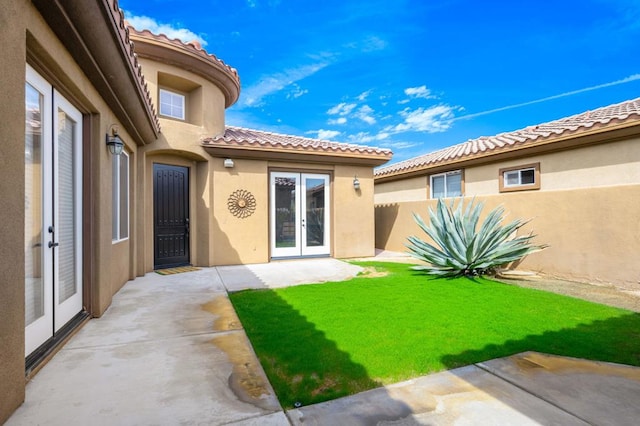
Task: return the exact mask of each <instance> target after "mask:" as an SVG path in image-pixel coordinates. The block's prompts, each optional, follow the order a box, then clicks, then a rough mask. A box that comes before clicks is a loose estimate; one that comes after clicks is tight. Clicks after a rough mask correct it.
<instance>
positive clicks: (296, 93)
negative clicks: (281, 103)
mask: <svg viewBox="0 0 640 426" xmlns="http://www.w3.org/2000/svg"><path fill="white" fill-rule="evenodd" d="M307 93H309V90H307V89H303V88H301V87H300V86H299V85H297V84H295V83H293V89H292V90H291V92H289V93H287V99H296V98H299V97H300V96H302V95H306V94H307Z"/></svg>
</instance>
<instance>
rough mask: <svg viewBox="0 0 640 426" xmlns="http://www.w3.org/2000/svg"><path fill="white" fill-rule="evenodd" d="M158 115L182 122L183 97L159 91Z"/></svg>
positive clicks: (183, 116)
mask: <svg viewBox="0 0 640 426" xmlns="http://www.w3.org/2000/svg"><path fill="white" fill-rule="evenodd" d="M160 115H164V116H167V117H172V118H177V119H179V120H184V118H185V114H184V95H181V94H179V93H175V92H170V91H168V90H165V89H160Z"/></svg>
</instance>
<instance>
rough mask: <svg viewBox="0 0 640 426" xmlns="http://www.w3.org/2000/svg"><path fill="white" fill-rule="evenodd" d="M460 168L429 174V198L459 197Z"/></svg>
mask: <svg viewBox="0 0 640 426" xmlns="http://www.w3.org/2000/svg"><path fill="white" fill-rule="evenodd" d="M461 195H462V170H456V171H453V172H448V173H441V174H438V175H433V176H431V198H447V197H460V196H461Z"/></svg>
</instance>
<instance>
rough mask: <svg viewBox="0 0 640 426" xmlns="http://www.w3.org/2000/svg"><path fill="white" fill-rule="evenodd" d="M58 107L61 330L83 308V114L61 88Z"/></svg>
mask: <svg viewBox="0 0 640 426" xmlns="http://www.w3.org/2000/svg"><path fill="white" fill-rule="evenodd" d="M54 109H55V112H56V115H55V117H54V123H53V125H54V133H53V146H54V209H53V210H54V219H53V220H54V224H55V226H54V238H55V245H54V247H53V250H54V301H55V328H54V331H58V330H59V329H60V328H61V327H62V326H63V325H65V324H66V323H67V322H69V320H70V319H71V318H73V317H74V316H75V315H76V314H77V313H78V312H80V310H81V309H82V285H81V284H82V268H81V265H82V262H81V255H82V245H81V241H82V238H81V232H82V228H81V223H82V221H81V209H80V207H81V196H82V187H81V185H82V179H80V176H81V169H80V164H81V161H82V159H81V157H80V151H81V148H80V141H81V138H82V135H81V133H80V130H81V127H82V115H81V114H80V112H79V111H78V110H77V109H75V108H74V107H73V106H72V105H71V104H70V103H69V102H68V101H66V100H65V99H64V98H63V97H62V96H60V94H59V93H57V92H56V93H55V96H54Z"/></svg>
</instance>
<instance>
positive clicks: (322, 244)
mask: <svg viewBox="0 0 640 426" xmlns="http://www.w3.org/2000/svg"><path fill="white" fill-rule="evenodd" d="M329 183H330V178H329V175H328V174H317V173H289V172H272V173H271V176H270V185H271V208H270V216H271V220H270V222H271V257H297V256H323V255H329V254H330V250H331V249H330V247H331V245H330V238H329V236H330V232H329V224H330V211H331V210H330V206H329V203H330V197H329V186H330V185H329Z"/></svg>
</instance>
